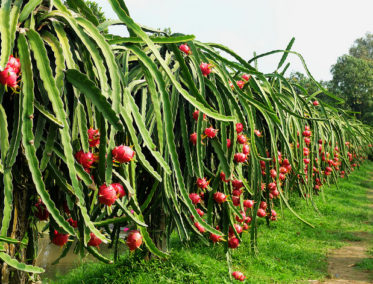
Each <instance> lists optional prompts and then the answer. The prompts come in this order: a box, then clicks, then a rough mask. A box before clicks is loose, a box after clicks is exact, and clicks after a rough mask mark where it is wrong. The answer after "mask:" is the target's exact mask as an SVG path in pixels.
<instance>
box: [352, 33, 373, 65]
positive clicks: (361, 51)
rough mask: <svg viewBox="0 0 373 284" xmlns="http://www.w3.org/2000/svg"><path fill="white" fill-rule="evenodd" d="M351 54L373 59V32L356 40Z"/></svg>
mask: <svg viewBox="0 0 373 284" xmlns="http://www.w3.org/2000/svg"><path fill="white" fill-rule="evenodd" d="M349 54H350V55H351V56H353V57H356V58H360V59H365V60H373V34H371V33H367V34H366V35H365V37H362V38H358V39H357V40H355V42H354V44H353V45H352V46H351V48H350V50H349Z"/></svg>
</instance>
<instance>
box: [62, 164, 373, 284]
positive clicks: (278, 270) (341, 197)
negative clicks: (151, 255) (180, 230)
mask: <svg viewBox="0 0 373 284" xmlns="http://www.w3.org/2000/svg"><path fill="white" fill-rule="evenodd" d="M372 172H373V163H372V162H368V163H366V164H365V165H364V166H363V167H361V169H360V170H358V171H355V172H354V173H353V174H352V175H351V176H350V177H349V178H348V179H344V180H341V181H340V183H339V187H338V188H337V187H336V186H331V187H329V188H325V202H324V201H323V200H322V198H321V197H316V198H315V203H316V206H317V208H318V209H319V211H320V214H319V213H317V212H316V211H315V210H314V209H313V208H312V207H311V206H307V205H306V201H304V200H302V201H301V202H299V203H297V205H296V207H295V208H294V209H296V211H297V212H298V213H299V214H300V215H301V216H302V217H304V218H306V220H307V221H309V222H310V223H312V224H313V225H315V226H316V228H315V229H312V228H311V227H309V226H307V225H305V224H303V223H301V222H300V221H299V220H298V219H297V218H296V217H294V216H293V215H292V213H291V212H290V211H288V210H284V214H283V215H281V214H280V215H281V216H280V218H279V221H277V222H274V223H271V226H270V227H269V228H268V227H266V226H265V225H264V224H261V225H260V228H259V234H258V237H259V238H258V239H259V240H258V248H259V252H258V254H257V256H256V257H252V256H251V255H250V252H249V249H248V248H249V239H248V236H247V235H246V236H245V237H244V243H245V244H244V245H241V246H240V247H239V248H238V249H236V250H235V251H233V268H234V269H235V270H240V271H242V272H244V273H245V275H246V276H247V280H246V283H274V282H275V283H302V281H305V282H306V281H307V280H309V279H323V278H324V277H326V276H327V262H326V254H327V251H328V250H330V249H333V248H338V247H341V246H343V245H344V244H346V243H345V241H347V240H348V241H359V240H360V239H359V238H358V237H356V236H355V235H354V232H361V231H363V232H368V231H369V228H371V225H372V224H369V223H368V222H367V220H368V214H369V213H370V210H369V208H368V204H369V203H368V202H369V200H368V199H367V198H366V193H367V190H368V189H369V188H373V181H372V180H371V173H372ZM171 247H172V257H171V258H170V259H169V260H167V261H160V260H152V261H149V262H146V263H145V262H144V261H143V260H141V261H137V260H134V259H133V258H131V257H130V258H128V257H127V258H122V259H121V261H120V262H119V263H117V264H115V265H111V266H110V265H105V264H101V263H88V264H85V265H83V266H81V267H78V268H77V269H75V270H73V271H72V272H71V273H70V274H68V275H66V276H64V277H60V278H59V279H58V280H56V282H55V283H100V284H101V283H112V284H114V283H230V280H229V275H228V268H227V264H226V259H225V255H224V250H223V247H222V246H221V245H217V246H211V247H205V246H203V245H202V244H201V243H200V242H198V241H196V242H192V243H189V244H188V247H186V246H183V245H182V244H181V243H180V242H179V241H178V238H177V236H176V235H173V237H172V241H171ZM359 265H360V264H359ZM370 265H371V262H370V261H366V262H364V263H362V264H361V266H362V267H370Z"/></svg>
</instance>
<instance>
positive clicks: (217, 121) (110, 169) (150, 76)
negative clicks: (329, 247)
mask: <svg viewBox="0 0 373 284" xmlns="http://www.w3.org/2000/svg"><path fill="white" fill-rule="evenodd" d="M109 2H110V4H111V5H112V7H113V10H114V11H115V12H116V13H117V15H118V17H119V20H118V21H114V22H113V21H110V22H105V23H104V24H102V25H99V22H100V21H101V20H102V19H99V20H100V21H98V19H97V18H96V17H95V16H94V15H95V14H97V13H98V12H97V11H95V9H96V8H93V11H92V10H91V9H90V8H89V5H88V6H87V5H86V4H85V2H84V1H82V0H79V1H75V0H74V1H72V0H71V1H66V5H65V4H64V3H63V2H62V1H61V0H54V1H42V2H40V1H32V2H29V3H28V4H26V5H24V4H22V5H21V4H20V3H21V2H20V1H6V2H3V5H2V8H1V13H2V14H4V13H7V12H8V11H10V10H11V11H13V12H12V13H11V15H12V16H11V19H10V25H11V26H10V29H9V30H5V27H8V26H9V23H8V22H6V21H8V20H9V19H8V17H3V18H0V32H1V42H2V43H4V45H2V51H1V52H2V53H1V61H0V62H6V61H7V60H8V57H9V56H8V55H9V54H15V55H17V56H19V57H20V60H21V69H22V72H21V73H20V83H19V84H20V89H19V90H20V93H18V92H17V93H14V94H12V93H13V91H17V90H12V89H11V88H4V92H1V95H2V97H1V98H2V100H1V111H0V115H1V116H0V129H1V131H2V133H5V134H6V135H2V136H1V144H2V145H1V146H2V147H1V172H0V179H1V183H2V184H1V185H4V186H3V187H1V188H4V190H3V191H2V192H1V197H2V198H3V201H2V202H3V204H4V213H2V214H3V215H2V216H1V217H2V224H1V225H2V230H1V232H2V233H1V237H5V238H7V237H9V236H11V235H12V234H13V233H14V232H12V229H13V227H14V226H12V224H11V223H10V221H11V215H12V214H13V215H14V214H15V213H16V210H22V209H23V208H22V209H21V208H17V207H16V205H17V204H18V203H16V202H14V201H13V200H12V194H13V188H12V186H13V185H14V184H15V181H14V180H12V174H14V173H17V172H18V171H19V169H22V170H25V171H26V172H27V173H29V175H30V180H31V178H32V181H33V185H32V186H29V187H26V189H25V191H26V193H29V195H30V196H33V199H32V200H30V202H32V203H34V200H38V198H40V199H41V201H40V202H43V203H44V204H45V206H46V208H47V210H48V212H49V213H50V216H49V219H48V220H47V221H46V222H47V226H46V229H47V230H48V231H49V235H50V237H51V239H52V241H53V240H54V234H57V231H58V232H60V233H68V234H69V236H70V238H71V239H76V240H77V245H76V246H75V247H74V251H75V252H76V253H79V254H80V255H84V254H85V253H86V252H88V253H91V254H93V256H95V257H96V258H98V259H101V260H103V261H105V262H111V261H116V260H117V256H118V243H119V242H121V241H122V240H120V234H119V232H120V228H121V227H123V226H127V227H129V228H131V229H135V228H136V229H138V230H140V232H141V235H142V238H143V244H144V245H143V251H144V254H145V253H149V254H153V255H157V256H159V257H162V258H166V257H167V256H168V255H169V254H168V253H167V251H166V246H165V245H164V244H166V243H168V241H169V238H170V236H171V234H172V232H174V231H177V232H178V236H179V238H180V241H182V242H190V241H191V240H194V239H195V238H197V236H198V238H200V240H202V241H203V243H204V244H207V243H208V241H207V239H208V233H214V234H218V235H223V236H224V237H225V238H226V239H228V237H229V236H228V232H229V227H230V226H233V224H234V223H235V220H236V218H235V217H242V215H241V213H240V211H244V210H246V209H245V208H244V207H243V200H244V199H252V200H255V201H256V205H255V207H254V208H253V209H250V210H249V211H247V210H246V211H247V212H246V213H247V214H248V215H250V217H252V221H251V228H250V238H249V241H250V247H251V250H252V252H253V253H254V252H255V251H256V245H257V243H258V242H259V239H258V238H257V234H258V231H257V228H258V226H257V224H261V223H263V219H261V218H259V217H258V218H257V211H258V209H259V204H260V202H261V201H266V202H267V203H268V208H267V212H266V213H267V216H266V218H265V219H266V221H267V222H268V224H269V221H270V219H274V218H273V217H275V216H271V214H272V213H271V209H277V208H280V207H281V206H283V205H285V206H286V207H288V208H289V210H290V212H292V213H293V214H294V216H295V217H296V218H297V219H299V220H301V221H302V222H304V223H305V224H307V225H309V226H311V227H312V226H313V225H312V222H309V221H308V220H306V219H305V218H303V216H302V215H303V214H302V213H303V212H302V211H300V213H301V214H299V213H297V210H294V209H292V207H296V205H297V203H296V202H293V200H296V198H299V197H304V196H307V197H308V196H309V197H310V198H311V199H312V198H313V196H315V195H317V194H319V190H320V187H321V185H322V184H329V183H333V182H335V181H336V177H337V176H338V175H344V174H346V175H347V174H349V173H350V172H352V171H353V169H354V168H355V167H357V166H359V165H360V164H361V163H363V162H364V160H365V159H366V156H367V154H368V153H370V152H371V145H369V144H371V143H372V142H373V140H372V139H373V138H372V137H373V135H372V129H371V128H370V127H368V126H367V125H364V124H362V123H361V122H359V121H357V120H354V119H350V117H349V116H347V115H346V114H345V111H344V110H342V109H336V108H334V107H331V106H329V105H327V104H325V103H323V102H322V101H320V104H321V105H320V106H318V107H316V106H313V105H312V103H311V101H312V100H313V99H314V98H315V97H316V96H318V94H320V93H321V92H324V93H325V94H326V95H327V96H329V97H330V98H331V99H335V100H336V101H340V99H339V98H338V97H335V96H333V95H332V94H330V93H328V92H327V90H325V88H323V86H321V85H320V84H319V83H318V82H316V81H314V80H313V77H312V76H310V78H311V80H312V82H313V83H314V85H315V86H316V87H317V88H318V89H319V90H317V89H316V90H315V92H314V93H313V94H309V93H307V91H304V89H303V90H302V89H301V88H300V90H301V92H296V91H295V88H299V86H300V85H299V84H296V83H294V82H292V81H289V80H287V79H286V78H284V77H283V75H282V74H281V73H278V72H277V70H276V71H275V72H273V73H271V74H263V73H261V72H260V71H258V70H256V69H255V68H254V67H252V66H251V65H250V63H248V62H246V61H245V60H244V59H242V58H241V57H240V56H239V55H238V54H236V53H234V51H232V50H230V49H229V48H228V47H225V46H222V45H219V44H206V43H202V42H199V41H197V40H195V39H194V36H190V35H187V36H185V35H182V34H173V35H169V34H167V33H162V34H163V36H162V37H160V36H159V35H160V33H161V32H159V31H156V30H153V29H150V28H144V27H142V26H141V25H139V24H137V23H135V22H134V21H133V19H132V18H131V17H130V16H129V13H128V10H127V7H126V5H125V3H124V1H122V0H110V1H109ZM96 10H97V9H96ZM18 14H20V15H21V18H20V19H21V20H19V21H18V22H17V20H15V19H18ZM110 24H116V25H121V26H122V27H123V28H126V29H127V30H128V31H129V33H130V37H129V38H121V37H118V36H116V37H114V36H111V35H106V36H103V35H102V33H101V32H102V30H105V29H106V28H108V27H109V26H110ZM15 27H19V28H18V29H16V28H15ZM100 31H101V32H100ZM184 40H185V41H187V44H188V46H189V47H190V49H191V53H188V54H185V53H183V52H182V51H180V46H179V43H181V41H184ZM14 42H16V43H17V45H16V44H14ZM292 43H293V40H292V41H291V42H290V44H289V45H288V46H287V49H286V50H285V51H282V50H280V51H274V52H271V53H268V54H272V53H276V52H282V53H283V57H282V59H281V60H280V62H279V64H278V68H281V67H282V66H283V65H284V64H285V63H286V58H287V57H286V54H288V53H289V52H292V51H291V50H290V49H291V47H292ZM177 44H178V45H177ZM220 51H225V52H227V53H228V54H230V55H231V56H232V57H233V58H234V59H235V60H234V61H232V60H229V59H227V58H225V57H223V56H222V55H221V54H220ZM293 53H294V52H293ZM268 54H264V55H258V58H259V57H263V56H266V55H268ZM298 55H299V54H298ZM299 57H300V59H301V60H302V62H303V64H305V63H304V60H303V59H302V57H301V56H300V55H299ZM251 61H255V58H254V59H252V60H250V61H249V62H251ZM202 62H205V63H208V64H210V65H208V66H209V67H210V68H211V69H212V70H211V71H212V72H211V73H210V74H203V73H202V71H203V70H201V68H200V64H201V63H202ZM305 67H306V65H305ZM244 73H246V75H247V76H249V75H250V79H247V78H246V79H242V75H243V74H244ZM309 75H310V74H309ZM242 80H245V81H242ZM239 86H240V87H239ZM241 87H242V88H241ZM1 90H3V89H1ZM14 98H18V99H14ZM21 106H22V107H21ZM195 110H199V111H200V114H199V117H198V119H197V121H195V119H194V117H193V113H194V112H195ZM202 113H203V114H202ZM204 115H206V116H207V117H206V118H204ZM238 122H240V123H242V124H243V127H244V130H243V133H242V134H243V135H245V139H246V140H247V142H246V144H247V146H248V147H249V149H250V154H247V156H245V160H246V161H245V163H242V164H241V163H238V162H237V161H236V159H235V154H236V153H240V152H242V151H243V148H242V147H243V146H242V145H241V144H239V143H238V142H237V133H236V123H238ZM180 124H182V125H180ZM210 126H211V127H213V128H214V129H217V130H218V131H217V135H216V137H211V138H207V137H206V131H205V130H206V128H208V127H210ZM305 128H309V131H311V133H312V134H310V135H308V136H310V137H309V139H310V140H309V141H308V142H307V140H305V139H304V137H303V136H307V135H303V134H301V133H302V132H303V131H304V130H305ZM88 129H90V130H92V131H95V130H98V132H99V139H100V141H99V145H91V146H89V142H92V141H87V138H88V137H89V135H88V133H87V132H88ZM20 130H21V131H20ZM257 131H260V132H261V133H262V134H263V135H258V134H257ZM297 132H299V134H298V135H297ZM192 133H197V139H196V143H197V144H198V145H196V146H195V145H193V143H191V142H190V141H188V140H189V139H188V138H189V137H190V135H191V134H192ZM9 134H11V135H9ZM9 136H10V137H9ZM21 136H22V137H21ZM227 139H230V140H231V142H232V143H231V146H230V148H229V149H228V146H227ZM319 139H321V140H323V142H324V143H321V144H322V145H321V146H318V140H319ZM20 140H22V145H20V143H19V141H20ZM91 140H94V139H93V138H91ZM326 141H327V142H329V143H325V142H326ZM345 142H348V143H347V144H345ZM298 143H299V149H298V147H297V146H296V145H297V144H298ZM118 145H126V146H131V147H133V149H134V150H135V152H136V154H135V156H134V158H132V159H131V160H130V161H129V162H126V163H119V162H118V161H119V159H118V158H115V155H114V153H115V152H114V153H113V149H114V148H115V147H116V146H118ZM306 145H308V147H309V152H310V153H309V154H307V155H309V158H310V160H309V165H308V166H305V164H306V163H305V162H303V159H305V157H306V156H307V155H306V154H304V151H303V148H304V147H306ZM337 146H338V148H336V147H337ZM319 147H321V149H320V150H319ZM8 148H9V150H8ZM87 150H89V151H90V152H91V154H92V155H91V156H90V158H89V161H86V163H84V162H82V160H81V156H79V155H81V154H82V152H80V151H83V152H86V151H87ZM8 151H9V153H10V154H9V158H8V157H7V153H8ZM17 153H18V156H17ZM322 153H324V154H322ZM325 153H330V157H326V159H325V157H324V159H322V156H324V155H325ZM83 155H85V154H84V153H83ZM326 155H327V154H326ZM113 156H114V158H115V159H117V160H118V161H115V160H113ZM16 157H17V158H16ZM25 157H26V159H24V158H25ZM285 158H287V159H288V161H289V164H290V165H291V167H292V169H291V170H289V171H288V170H286V175H285V173H284V172H283V173H281V174H283V176H280V174H277V175H273V176H272V177H270V175H269V171H270V170H275V169H276V170H277V172H278V173H280V163H282V161H283V160H284V159H285ZM315 158H317V159H315ZM328 159H330V161H328ZM332 159H334V161H332ZM25 161H26V162H25ZM263 163H264V165H263ZM328 164H329V165H328ZM332 165H333V169H331V171H330V174H329V175H328V174H326V173H325V171H326V172H328V171H327V170H326V169H327V168H326V167H327V166H332ZM307 167H308V169H307ZM282 171H283V170H282ZM221 172H223V173H225V175H226V177H227V178H228V179H233V178H240V179H242V180H243V184H244V186H243V187H242V194H241V195H240V197H237V199H236V202H235V204H233V201H232V199H231V198H228V201H226V202H224V203H222V204H218V203H217V202H215V200H214V195H213V194H214V193H216V192H220V193H221V194H225V195H226V196H231V195H232V190H233V187H232V184H231V183H224V182H222V180H221V178H220V173H221ZM313 173H315V175H313ZM197 178H206V179H207V180H208V181H209V187H208V188H207V189H204V190H203V189H200V188H198V187H197V186H196V180H197ZM280 178H281V181H280ZM317 179H318V181H317ZM17 182H19V183H22V181H17ZM271 182H276V183H277V185H278V186H276V187H277V188H278V195H279V198H277V199H273V200H272V199H270V194H272V193H270V190H269V189H268V187H266V186H264V188H263V190H261V186H262V184H264V183H266V184H269V183H271ZM105 183H106V185H109V184H110V183H121V184H122V185H123V186H124V188H125V192H126V195H125V196H124V197H122V198H121V199H116V200H115V202H112V203H113V204H112V205H111V206H108V205H105V204H104V203H103V202H102V193H99V188H100V187H101V186H102V185H104V184H105ZM317 187H319V188H318V189H317ZM190 193H198V194H201V195H202V193H203V194H204V196H203V202H202V203H201V204H199V205H197V206H196V205H195V204H193V203H192V201H191V199H190V198H189V194H190ZM112 198H114V197H112ZM40 204H41V203H38V206H41V205H40ZM13 207H15V208H14V210H13ZM38 208H39V207H38ZM38 208H36V207H33V208H29V209H26V210H28V211H29V212H28V215H30V216H32V217H31V219H33V222H35V221H36V220H35V217H33V215H34V214H32V213H33V212H34V213H35V211H37V212H38V210H39V209H38ZM197 209H199V210H201V211H203V212H205V214H206V215H205V217H202V216H200V215H199V213H198V212H197ZM39 213H40V212H39ZM36 215H38V214H36ZM191 216H192V218H191ZM206 216H207V218H206ZM70 218H72V219H73V220H76V221H77V227H76V228H74V227H73V226H72V225H71V224H69V223H68V222H67V220H68V219H70ZM70 221H71V220H70ZM197 223H199V224H200V227H199V228H198V224H197ZM111 224H113V226H109V225H111ZM196 224H197V226H196ZM24 226H25V228H24V229H25V231H28V229H30V228H29V227H28V226H29V224H28V223H26V224H24ZM216 226H219V228H220V229H219V230H218V229H217V228H216ZM159 232H162V234H159ZM91 233H92V234H94V235H95V236H96V237H98V238H99V239H100V240H102V241H103V242H107V243H111V244H113V250H114V256H115V259H114V260H111V259H107V258H105V257H104V256H102V255H100V253H99V252H98V250H96V249H92V248H91V247H88V246H89V241H90V238H91V235H90V234H91ZM234 233H235V235H236V237H237V238H238V239H240V240H242V235H240V234H238V233H237V230H236V231H235V232H234ZM244 239H245V238H244ZM246 240H247V239H246ZM19 241H20V240H19ZM246 242H247V241H246ZM244 243H245V241H244ZM28 245H32V244H31V242H30V243H29V244H28ZM3 246H4V248H5V249H4V250H5V251H6V252H9V253H10V254H11V251H12V250H9V246H8V244H7V243H6V242H3V241H1V240H0V248H3ZM242 247H244V246H243V245H242ZM69 248H70V247H68V248H67V249H66V250H64V251H63V252H62V255H61V257H63V256H64V255H66V252H67V250H68V249H69ZM220 249H221V250H224V252H225V253H226V256H227V259H228V265H230V258H231V254H232V250H231V249H229V248H228V246H227V245H226V243H225V245H222V246H220ZM242 249H243V248H242ZM4 253H5V252H4ZM137 254H139V253H137ZM9 257H10V259H13V258H12V257H13V255H9ZM17 267H20V268H22V265H17ZM26 268H27V270H26V269H24V270H25V271H30V270H29V267H26ZM35 270H38V268H35Z"/></svg>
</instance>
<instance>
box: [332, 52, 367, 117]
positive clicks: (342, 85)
mask: <svg viewBox="0 0 373 284" xmlns="http://www.w3.org/2000/svg"><path fill="white" fill-rule="evenodd" d="M331 71H332V74H333V80H332V81H331V88H332V90H333V92H335V93H336V94H339V95H340V96H341V97H342V98H344V99H345V101H346V107H347V108H349V109H351V110H352V111H354V112H359V113H358V114H356V117H357V118H358V119H361V120H363V121H365V122H367V123H373V120H372V104H373V100H372V99H373V61H371V60H366V59H361V58H356V57H354V56H350V55H344V56H341V57H339V58H338V61H337V63H336V64H335V65H333V66H332V69H331Z"/></svg>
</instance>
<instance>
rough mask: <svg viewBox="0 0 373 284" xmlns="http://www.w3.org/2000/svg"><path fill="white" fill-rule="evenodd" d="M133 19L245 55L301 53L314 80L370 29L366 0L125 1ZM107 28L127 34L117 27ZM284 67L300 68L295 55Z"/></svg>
mask: <svg viewBox="0 0 373 284" xmlns="http://www.w3.org/2000/svg"><path fill="white" fill-rule="evenodd" d="M96 2H97V3H99V4H100V6H101V7H102V8H103V10H104V12H105V14H106V17H107V18H110V19H116V18H117V16H116V15H115V13H114V12H113V10H112V9H111V6H110V4H109V3H108V1H107V0H96ZM125 3H126V5H127V7H128V9H129V11H130V15H131V17H132V18H133V19H134V21H135V22H137V23H139V24H142V25H145V26H149V27H153V28H159V29H164V28H170V29H171V31H172V32H179V33H184V34H193V35H195V36H196V39H197V40H199V41H202V42H215V43H220V44H223V45H226V46H228V47H230V48H231V49H232V50H234V51H235V52H236V53H238V54H239V55H240V56H241V57H243V58H245V59H247V60H248V59H250V58H252V57H253V54H254V52H256V53H257V54H261V53H265V52H268V51H271V50H275V49H285V48H286V46H287V44H288V43H289V41H290V40H291V38H292V37H295V43H294V45H293V48H292V50H293V51H296V52H299V53H300V54H302V56H303V57H304V59H305V61H306V64H307V66H308V68H309V70H310V72H311V73H312V75H313V76H314V77H315V78H316V79H317V80H330V79H331V78H332V75H331V73H330V68H331V66H332V65H333V64H335V63H336V62H337V59H338V57H339V56H342V55H343V54H346V53H348V50H349V48H350V47H351V45H352V44H353V43H354V41H355V40H356V39H357V38H360V37H363V36H364V35H365V34H366V33H367V32H373V16H372V11H373V1H372V0H355V1H350V0H349V1H347V0H311V1H309V0H229V1H228V0H214V1H213V0H125ZM110 32H112V33H115V34H119V35H123V36H127V33H126V31H125V29H124V28H123V27H119V26H117V27H113V28H111V29H110ZM280 57H281V55H277V56H275V55H273V56H269V57H266V58H264V59H259V60H258V69H259V71H261V72H272V71H274V70H275V69H276V66H277V64H278V61H279V59H280ZM288 60H289V62H290V63H291V65H290V68H289V71H290V72H292V71H300V72H302V73H305V71H304V68H303V66H302V63H301V61H300V60H299V58H298V57H297V56H296V55H290V56H289V59H288Z"/></svg>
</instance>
